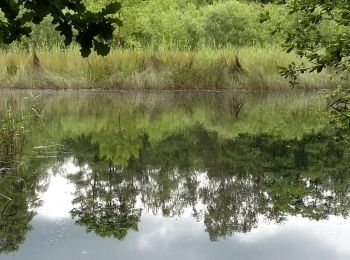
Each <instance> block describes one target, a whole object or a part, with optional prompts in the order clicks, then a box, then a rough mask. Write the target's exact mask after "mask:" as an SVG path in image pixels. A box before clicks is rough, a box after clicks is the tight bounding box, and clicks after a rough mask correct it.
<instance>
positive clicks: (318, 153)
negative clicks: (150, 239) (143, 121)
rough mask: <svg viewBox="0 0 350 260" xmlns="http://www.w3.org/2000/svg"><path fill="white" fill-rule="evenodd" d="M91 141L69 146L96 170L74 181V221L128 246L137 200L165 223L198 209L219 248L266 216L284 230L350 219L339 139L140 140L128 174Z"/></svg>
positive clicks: (201, 136)
mask: <svg viewBox="0 0 350 260" xmlns="http://www.w3.org/2000/svg"><path fill="white" fill-rule="evenodd" d="M92 140H96V139H93V138H92V137H81V138H78V139H76V140H71V142H70V147H71V149H72V150H73V151H74V153H75V156H76V158H77V162H78V164H79V165H80V166H84V165H89V167H88V168H85V169H86V170H85V171H82V172H81V173H79V174H78V175H75V176H71V179H72V181H73V182H74V183H75V184H76V186H77V188H78V189H77V193H76V199H75V201H74V202H75V203H76V205H79V206H76V207H75V208H74V210H73V211H72V214H73V216H75V217H76V219H77V221H78V223H80V224H82V225H85V226H86V227H87V229H88V230H94V231H96V233H97V234H100V235H102V236H114V237H116V238H119V239H122V238H124V237H125V236H126V234H127V230H128V229H137V223H138V222H139V220H140V214H141V212H140V209H139V208H137V207H136V199H137V198H139V199H140V201H141V202H142V203H143V208H148V209H150V210H152V211H153V212H157V213H161V214H162V215H164V216H176V215H180V214H181V213H182V212H183V210H184V209H185V208H193V215H194V216H195V217H196V218H198V219H199V220H200V221H204V224H205V226H206V230H207V232H208V233H209V236H210V238H211V239H213V240H216V239H219V238H220V237H227V236H231V235H232V234H234V233H237V232H248V231H250V230H251V229H252V228H254V227H256V226H257V224H258V220H259V218H260V217H261V216H263V217H265V218H266V219H269V220H271V221H276V222H280V221H283V219H285V217H287V216H289V215H301V216H303V217H307V218H311V219H315V220H320V219H325V218H327V217H328V216H329V215H341V216H344V217H346V216H348V214H349V206H350V205H349V203H350V202H349V191H350V176H349V152H348V151H347V149H346V146H344V145H343V144H342V142H341V141H339V139H337V138H334V133H329V134H322V135H316V134H311V135H307V136H305V137H304V138H303V139H301V140H291V141H282V140H279V139H278V138H274V137H271V136H264V135H263V136H249V135H241V136H239V137H238V138H236V139H234V140H221V139H220V138H219V137H218V136H217V135H216V134H213V133H208V132H206V131H204V130H203V129H202V128H199V127H198V128H194V129H192V130H191V131H188V132H184V133H178V134H176V135H172V136H169V137H168V138H166V139H164V140H163V141H161V142H159V143H157V144H156V145H152V144H150V143H149V141H148V139H147V137H146V136H141V135H140V140H139V144H140V148H139V151H138V155H137V157H135V156H134V154H131V155H130V156H129V158H130V159H129V160H128V162H127V164H125V165H124V166H116V165H113V164H112V163H111V161H110V160H108V159H105V158H100V156H99V154H100V152H99V147H100V145H101V144H100V143H96V142H95V143H94V144H93V143H92ZM101 140H105V139H101ZM103 145H104V146H106V145H108V143H107V142H105V143H104V144H103ZM112 145H113V143H112ZM107 150H108V149H107ZM110 151H112V149H110ZM108 157H109V158H113V155H111V156H108ZM204 176H205V178H206V181H207V182H208V183H207V184H205V185H203V178H204ZM198 204H203V205H204V206H203V207H201V208H197V205H198Z"/></svg>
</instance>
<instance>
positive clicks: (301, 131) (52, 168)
mask: <svg viewBox="0 0 350 260" xmlns="http://www.w3.org/2000/svg"><path fill="white" fill-rule="evenodd" d="M9 107H11V109H13V111H15V112H16V113H32V114H34V115H35V116H33V117H31V118H30V120H29V122H28V125H29V126H28V131H27V135H26V138H25V142H24V144H23V147H22V149H21V154H20V158H21V160H20V163H19V164H18V166H17V167H16V168H15V169H13V170H11V171H6V172H3V173H1V175H0V259H1V260H10V259H11V260H12V259H16V260H27V259H29V260H31V259H33V260H46V259H50V260H56V259H57V260H58V259H72V260H80V259H81V260H85V259H103V260H105V259H106V260H109V259H113V260H114V259H123V260H125V259H140V258H143V259H208V260H209V259H217V260H221V259H222V260H226V259H242V260H251V259H252V260H253V259H259V260H265V259H266V260H275V259H276V260H281V259H288V260H289V259H290V260H292V259H293V260H295V259H307V260H313V259H315V260H316V259H317V260H323V259H329V260H347V259H350V248H349V246H348V245H349V242H350V221H349V220H348V215H349V211H350V196H349V194H350V160H349V156H350V148H349V146H348V139H347V137H346V135H344V132H341V133H340V132H339V130H338V129H336V128H335V127H334V125H332V124H330V123H329V117H328V108H327V104H326V100H325V98H323V97H322V95H320V94H317V93H300V92H285V93H271V94H262V93H235V92H225V93H173V92H162V93H90V92H81V93H77V92H64V93H58V92H38V93H34V94H30V93H28V92H3V93H1V97H0V114H1V115H2V114H4V113H5V111H6V110H7V109H8V108H9ZM33 111H34V112H33Z"/></svg>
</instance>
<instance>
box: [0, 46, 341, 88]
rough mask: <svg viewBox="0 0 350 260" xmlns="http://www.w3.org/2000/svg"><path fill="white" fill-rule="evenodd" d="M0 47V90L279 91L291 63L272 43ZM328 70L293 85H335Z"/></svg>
mask: <svg viewBox="0 0 350 260" xmlns="http://www.w3.org/2000/svg"><path fill="white" fill-rule="evenodd" d="M37 58H38V59H36V58H35V57H34V56H33V53H31V52H28V51H27V50H23V49H19V48H12V49H10V50H7V51H5V50H0V61H1V62H0V88H16V89H110V90H144V89H147V90H150V89H152V90H165V89H166V90H200V89H207V90H218V89H219V90H220V89H247V90H281V89H289V88H290V87H289V84H288V81H287V80H285V79H283V78H281V76H280V75H279V69H278V67H279V66H286V65H288V64H289V63H290V62H293V61H297V60H298V58H297V57H296V56H295V55H293V54H286V53H284V52H283V51H282V50H280V49H278V48H277V47H276V48H275V47H269V48H267V47H265V48H261V47H242V48H239V49H234V48H226V49H219V50H209V49H208V50H199V51H195V52H194V51H193V52H191V51H133V50H117V49H115V50H113V51H112V52H111V53H110V54H109V55H108V56H107V57H99V56H96V55H91V56H90V57H89V58H88V59H83V58H81V56H80V53H79V50H78V49H77V48H74V47H72V48H70V49H65V50H62V49H60V48H56V49H55V48H54V49H52V50H49V51H37ZM331 74H332V72H331V71H329V70H328V71H325V72H323V73H320V74H317V73H312V74H306V75H303V76H302V77H301V80H300V85H299V86H298V87H299V88H303V89H324V88H333V87H335V86H336V85H337V84H338V82H339V79H338V78H337V77H333V78H332V77H331V76H330V75H331Z"/></svg>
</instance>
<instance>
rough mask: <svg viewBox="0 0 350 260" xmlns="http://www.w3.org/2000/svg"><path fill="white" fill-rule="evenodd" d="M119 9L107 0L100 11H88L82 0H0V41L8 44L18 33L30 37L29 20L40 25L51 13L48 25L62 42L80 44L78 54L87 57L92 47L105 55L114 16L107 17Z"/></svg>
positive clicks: (113, 27)
mask: <svg viewBox="0 0 350 260" xmlns="http://www.w3.org/2000/svg"><path fill="white" fill-rule="evenodd" d="M119 9H120V3H118V2H115V1H113V2H111V1H110V2H109V3H108V4H106V5H105V6H104V7H103V8H102V9H101V10H98V11H96V12H92V11H90V10H88V9H87V7H86V4H85V3H84V2H83V1H82V0H59V1H51V0H27V1H16V0H9V1H1V3H0V12H1V14H2V15H3V17H4V19H2V20H0V42H3V43H5V44H10V43H12V42H14V41H16V40H19V39H20V38H21V37H22V36H30V33H31V31H32V28H31V27H30V26H29V23H34V24H40V23H41V22H42V21H43V19H44V18H45V17H48V16H51V17H52V20H51V24H52V28H54V29H55V30H57V31H58V32H59V33H60V34H61V35H62V36H63V37H64V44H65V45H69V44H71V43H72V41H73V38H74V40H75V41H76V42H77V43H78V44H79V45H80V46H81V54H82V55H83V56H84V57H86V56H89V54H90V52H91V49H92V48H94V49H95V50H96V51H97V53H98V54H101V55H107V54H108V52H109V50H110V47H109V45H108V41H110V40H111V39H112V37H113V31H114V29H115V25H116V24H118V25H121V21H120V20H119V19H117V18H111V17H110V15H111V14H115V13H116V12H117V11H118V10H119Z"/></svg>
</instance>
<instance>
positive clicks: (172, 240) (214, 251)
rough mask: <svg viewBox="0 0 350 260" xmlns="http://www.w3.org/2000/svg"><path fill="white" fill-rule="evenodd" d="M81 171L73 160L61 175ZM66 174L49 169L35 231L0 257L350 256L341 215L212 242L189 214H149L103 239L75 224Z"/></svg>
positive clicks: (282, 259)
mask: <svg viewBox="0 0 350 260" xmlns="http://www.w3.org/2000/svg"><path fill="white" fill-rule="evenodd" d="M78 171H79V168H76V167H75V166H74V164H73V162H72V161H69V162H68V163H67V164H66V165H65V167H64V168H63V169H62V172H63V174H62V175H63V176H64V175H65V173H74V172H78ZM62 175H52V173H50V178H51V180H50V185H49V187H48V190H47V191H46V192H45V193H44V194H43V195H42V197H41V199H42V200H43V202H44V203H43V206H42V207H41V208H40V209H39V210H38V215H37V216H36V217H35V218H34V220H33V222H32V225H33V231H31V232H30V233H29V234H28V235H27V239H26V241H25V243H24V244H23V245H22V246H21V247H20V250H19V251H18V252H16V253H13V254H9V255H0V259H1V260H10V259H12V260H56V259H57V260H62V259H68V260H70V259H72V260H80V259H81V260H85V259H86V260H90V259H91V260H93V259H101V260H109V259H111V260H112V259H113V260H118V259H120V260H128V259H140V258H142V259H145V260H147V259H150V260H151V259H152V260H158V259H159V260H161V259H162V260H163V259H170V260H171V259H193V260H194V259H196V260H197V259H199V260H201V259H203V260H207V259H208V260H209V259H217V260H221V259H225V260H226V259H230V260H231V259H237V260H297V259H298V260H300V259H305V260H306V259H307V260H313V259H315V260H316V259H317V260H326V259H327V260H328V259H329V260H349V259H350V248H349V246H348V244H349V242H350V220H349V221H347V220H344V219H342V218H338V217H330V218H329V219H328V220H326V221H320V222H316V221H310V220H308V219H303V218H298V217H291V218H289V219H288V221H286V222H284V224H281V225H278V224H273V223H266V222H262V223H260V225H259V226H258V228H256V229H254V230H252V231H251V232H250V233H248V234H237V235H235V236H233V237H232V238H230V239H227V240H220V241H219V242H210V240H209V236H208V234H207V233H206V232H205V226H204V224H203V223H202V222H196V221H195V219H194V218H193V217H191V216H190V215H189V214H187V213H185V214H184V215H183V216H181V217H178V218H176V219H175V218H164V217H162V216H154V215H152V214H149V213H145V214H143V216H142V220H141V223H140V224H139V232H135V231H130V232H129V233H128V236H127V238H126V239H125V240H124V241H118V240H116V239H110V238H100V237H97V236H96V235H95V234H94V233H93V232H92V233H86V232H85V229H84V227H80V226H76V225H74V221H73V220H72V219H71V217H70V214H69V211H70V210H71V207H72V204H71V201H72V199H73V195H72V193H73V192H74V186H73V185H72V184H70V183H69V182H68V180H67V179H65V178H64V177H63V176H62ZM185 212H187V211H185Z"/></svg>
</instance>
